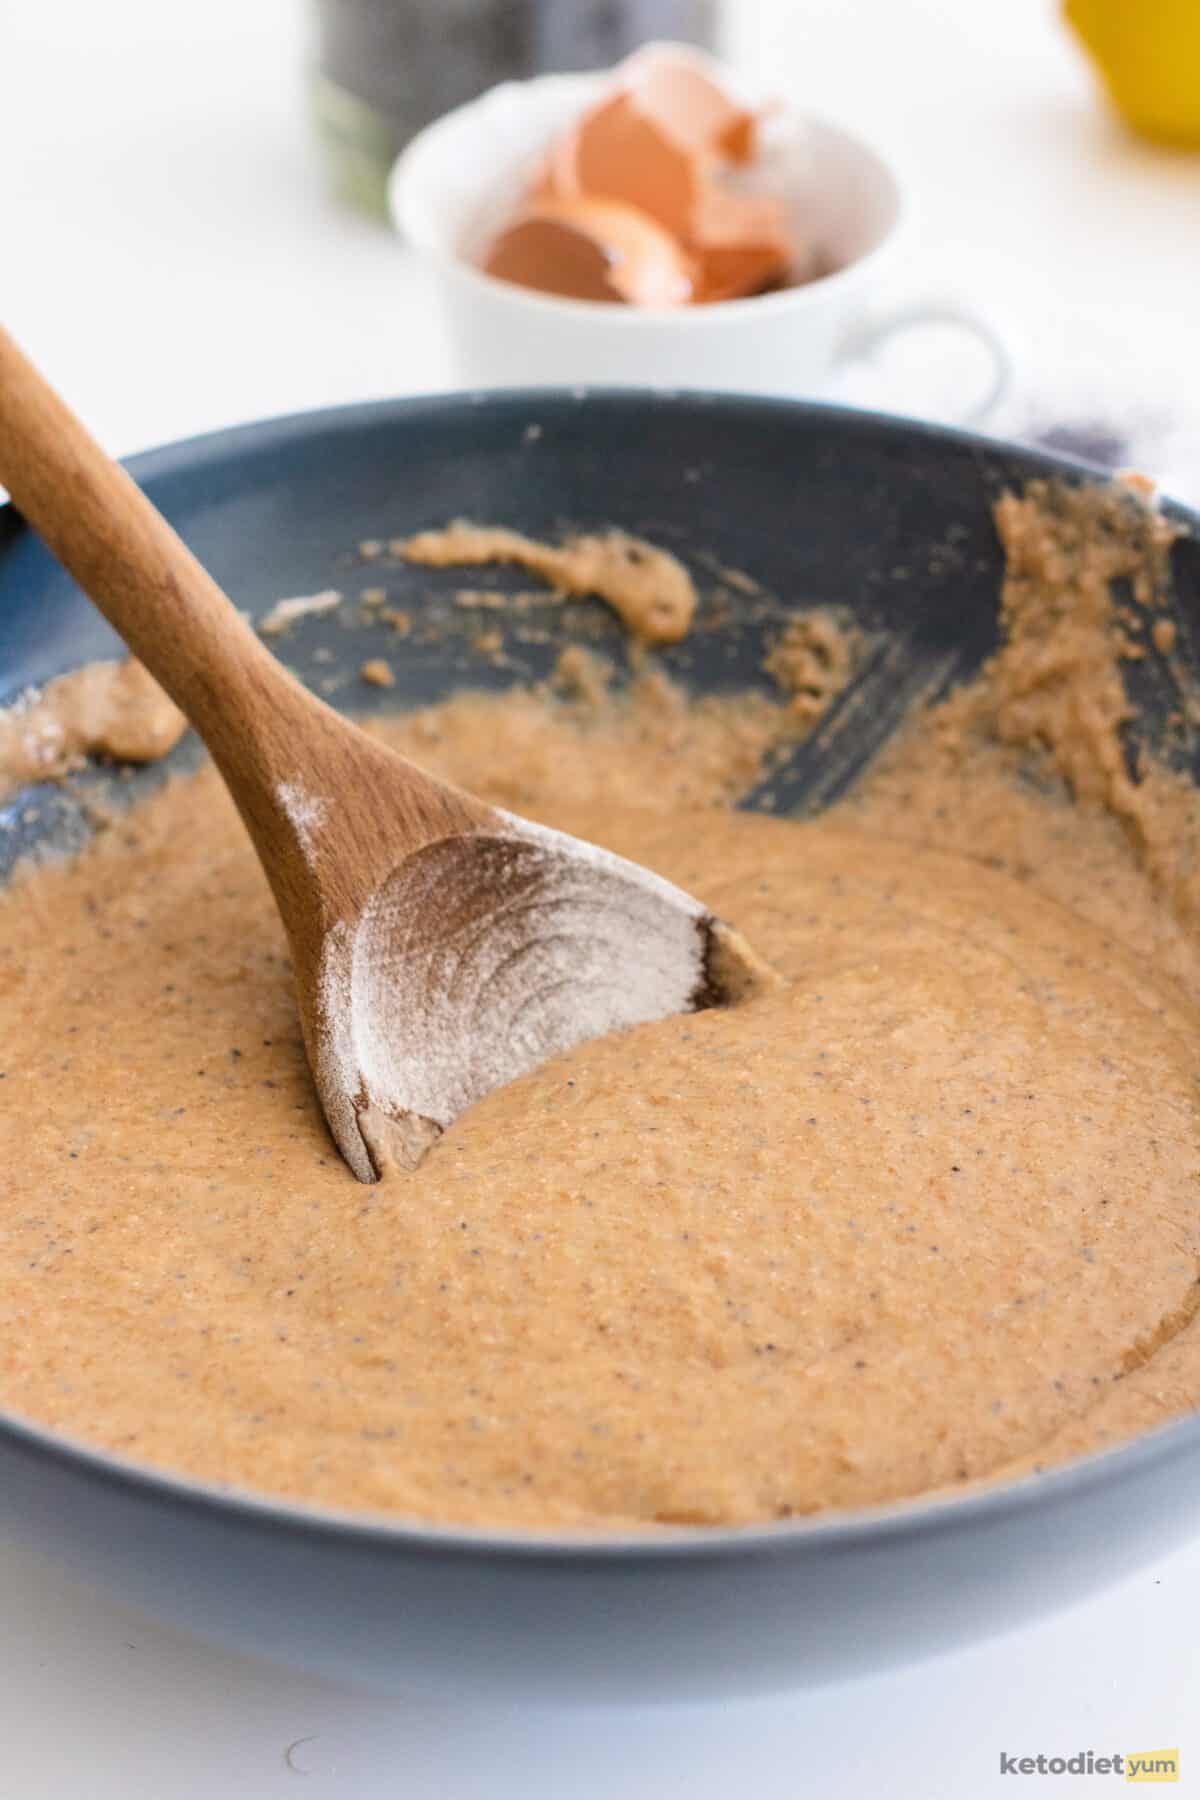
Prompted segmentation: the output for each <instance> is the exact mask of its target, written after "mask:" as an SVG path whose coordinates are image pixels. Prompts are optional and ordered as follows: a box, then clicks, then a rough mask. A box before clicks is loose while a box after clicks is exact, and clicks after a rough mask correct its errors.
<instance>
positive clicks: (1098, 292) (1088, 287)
mask: <svg viewBox="0 0 1200 1800" xmlns="http://www.w3.org/2000/svg"><path fill="white" fill-rule="evenodd" d="M732 10H733V13H734V14H735V15H736V17H735V23H734V25H733V27H732V29H731V40H732V46H733V48H734V49H735V51H736V53H737V54H738V56H739V57H740V58H741V59H742V60H743V61H744V62H746V63H747V64H748V65H750V66H751V67H752V68H754V69H755V70H756V72H758V73H760V74H763V75H766V76H767V77H769V78H770V79H771V80H772V81H774V82H775V83H776V84H778V85H779V86H781V87H784V88H786V89H788V91H790V92H791V93H792V94H793V96H794V97H795V98H797V99H798V100H801V101H803V102H804V103H805V104H807V105H809V106H811V107H812V108H813V110H818V111H821V112H824V113H827V114H831V115H833V116H835V117H841V118H844V119H845V120H846V121H847V122H849V123H851V124H854V125H858V126H859V127H860V128H863V129H866V130H868V131H869V132H870V133H871V135H872V136H873V137H874V138H875V139H876V140H878V141H880V142H881V143H882V144H883V145H884V146H885V147H889V148H890V149H891V150H892V151H893V152H894V153H895V154H896V155H897V156H898V157H899V158H900V160H901V162H902V164H903V165H904V167H905V168H906V169H907V171H908V173H909V175H910V178H911V179H912V181H913V183H914V185H915V187H916V188H917V190H918V197H919V201H920V212H921V220H922V222H921V226H920V230H919V235H918V241H917V257H916V260H915V264H914V267H913V269H912V271H911V272H910V278H911V280H912V281H913V282H914V283H915V284H916V285H918V286H920V285H923V284H930V285H932V286H934V287H937V288H943V287H945V286H947V285H950V286H953V287H954V288H955V289H957V290H958V291H959V292H960V293H965V294H967V295H969V296H970V297H971V298H973V299H974V300H976V301H977V302H978V301H982V302H984V303H986V304H987V305H988V306H989V307H990V310H991V312H992V314H993V315H994V316H995V318H996V319H997V320H998V321H999V322H1000V323H1001V324H1002V325H1003V327H1004V328H1005V329H1006V330H1007V331H1008V332H1009V333H1010V334H1011V335H1012V336H1013V338H1014V341H1015V342H1016V344H1017V346H1018V350H1019V381H1018V385H1017V389H1016V391H1015V392H1014V394H1013V395H1012V396H1011V398H1010V399H1009V400H1008V401H1007V402H1006V403H1005V406H1004V408H1003V409H1002V411H1001V412H1000V413H999V414H998V415H997V417H996V421H995V423H996V426H997V428H998V429H1006V430H1012V431H1024V430H1033V429H1035V428H1039V429H1040V428H1045V427H1047V426H1055V425H1056V426H1060V427H1061V426H1067V427H1070V428H1073V429H1075V430H1076V431H1079V430H1089V429H1090V430H1092V431H1093V432H1095V431H1099V432H1100V433H1102V434H1103V433H1111V434H1113V435H1117V436H1122V437H1124V438H1125V439H1126V440H1127V445H1128V448H1129V454H1128V455H1126V454H1122V455H1121V458H1120V460H1128V461H1135V462H1137V463H1139V464H1140V465H1141V466H1143V467H1146V468H1148V469H1150V470H1151V472H1153V473H1157V474H1160V475H1162V476H1163V477H1164V478H1165V481H1166V484H1167V485H1168V486H1169V487H1171V488H1173V489H1175V490H1176V491H1178V492H1180V493H1182V494H1184V495H1186V496H1188V497H1191V498H1194V499H1196V500H1200V375H1198V373H1197V361H1198V359H1197V356H1196V351H1197V348H1198V347H1200V327H1198V325H1197V319H1198V317H1200V314H1198V311H1197V301H1196V296H1197V294H1200V158H1197V157H1193V158H1185V157H1172V156H1169V155H1166V154H1163V153H1159V152H1156V151H1153V150H1151V149H1149V148H1146V147H1142V146H1138V145H1136V144H1134V143H1132V142H1131V141H1130V140H1129V139H1127V138H1126V137H1125V136H1124V135H1123V133H1122V132H1121V131H1120V130H1119V129H1118V128H1117V127H1115V126H1114V125H1113V124H1112V123H1111V122H1110V121H1109V120H1108V118H1107V117H1106V116H1105V115H1104V114H1103V113H1102V112H1101V111H1100V110H1099V109H1098V108H1097V107H1096V106H1095V105H1094V104H1093V99H1092V89H1091V84H1090V80H1089V77H1088V74H1087V71H1086V69H1085V68H1084V67H1083V66H1082V64H1081V63H1080V62H1079V61H1078V60H1077V59H1076V58H1075V57H1074V55H1073V54H1072V51H1071V48H1070V46H1069V45H1068V43H1067V42H1066V40H1065V39H1064V38H1063V37H1062V35H1061V33H1060V32H1059V30H1058V28H1057V25H1056V23H1055V19H1054V13H1053V7H1052V4H1051V0H1005V4H1004V5H1003V6H991V7H984V6H983V5H982V4H980V0H975V3H974V4H963V3H961V0H960V4H959V5H957V6H952V5H951V4H949V0H857V4H855V5H853V6H851V5H850V4H848V3H847V0H805V5H804V6H803V7H799V6H795V5H790V4H788V3H787V0H738V3H737V5H736V6H735V7H734V8H733V9H732ZM300 44H301V17H300V13H299V9H298V6H297V5H296V3H295V0H254V3H253V5H249V4H247V0H206V4H205V5H204V6H203V7H189V8H186V9H184V8H178V7H172V6H166V5H163V4H162V3H161V0H104V3H103V4H99V3H98V0H37V4H36V5H25V6H23V7H21V8H19V9H18V8H16V7H13V8H11V9H10V13H9V16H8V17H6V19H5V22H4V27H3V39H2V40H0V83H2V86H0V170H2V171H3V176H2V179H3V185H4V203H3V205H4V212H3V237H2V239H0V274H2V282H0V291H2V292H3V310H4V315H5V319H6V322H7V323H8V324H9V325H10V326H11V328H12V329H13V330H14V331H15V332H16V333H17V335H18V336H19V337H20V338H21V339H22V340H23V341H24V342H25V344H26V346H27V348H28V349H29V350H30V351H31V352H32V354H33V355H34V356H35V357H36V358H37V359H38V360H39V361H40V363H41V364H42V365H43V367H44V368H45V369H46V370H47V372H48V373H49V374H50V375H51V376H52V377H53V378H54V379H55V380H56V381H57V382H58V383H59V384H60V386H61V387H62V388H63V389H64V391H65V392H66V393H67V394H68V395H69V396H70V398H71V399H72V401H73V402H74V403H75V404H76V405H77V406H78V407H79V408H80V410H81V411H82V412H83V413H84V415H85V416H86V417H87V418H88V420H89V421H90V423H91V424H92V425H93V427H94V428H95V429H96V430H97V432H98V433H99V434H100V436H101V437H102V438H103V439H104V440H105V441H106V443H107V444H108V445H109V446H110V447H111V448H113V449H114V450H117V451H119V452H127V451H131V450H134V449H137V448H140V447H143V446H146V445H149V444H151V443H155V442H160V441H162V440H165V439H170V438H176V437H183V436H187V435H189V434H190V433H192V432H196V431H202V430H206V429H209V428H211V427H215V426H220V425H224V424H229V423H232V422H235V421H240V420H245V419H250V418H254V417H259V416H262V415H263V414H269V413H276V412H290V411H295V410H298V409H301V408H304V407H309V406H319V405H324V404H328V403H332V402H337V401H343V400H352V399H358V398H365V397H374V396H382V395H387V394H395V393H401V392H415V391H418V390H433V389H437V388H439V387H444V386H446V385H448V384H449V383H450V382H452V380H453V373H452V370H451V367H450V364H449V360H448V354H447V350H446V347H445V345H444V344H443V342H442V338H441V333H440V330H439V324H438V320H437V317H436V314H435V313H434V310H433V308H432V306H431V305H430V303H429V298H428V293H427V290H426V287H425V283H424V281H423V278H422V276H421V274H420V272H419V271H418V270H415V269H413V268H412V267H411V266H410V265H409V263H408V261H407V259H406V258H405V256H404V255H403V254H402V253H401V252H400V251H399V249H398V248H397V246H396V244H395V243H394V242H393V241H392V240H391V239H390V238H389V237H388V236H387V234H386V233H385V232H383V231H381V230H378V229H376V228H374V227H372V226H371V225H369V224H367V223H365V222H362V221H360V220H358V219H356V218H353V217H350V216H347V215H344V214H342V213H340V212H338V211H337V210H336V209H335V208H334V207H333V206H332V205H331V204H330V203H329V202H328V201H327V200H326V199H325V197H324V194H323V191H322V187H321V183H320V177H319V171H318V169H317V166H316V162H315V157H314V155H313V152H312V151H311V149H310V146H309V142H308V137H307V132H306V129H305V121H304V116H303V107H302V98H301V87H300V79H299V62H300ZM943 351H944V347H941V346H926V348H925V350H924V351H923V352H922V354H921V355H918V354H917V347H916V346H915V345H910V346H909V347H908V349H907V351H906V352H905V354H903V355H900V354H898V353H897V354H893V356H892V357H891V358H890V359H889V363H888V365H887V367H885V368H881V369H879V370H878V371H876V372H875V374H873V375H863V376H862V377H861V380H860V383H859V386H858V388H856V396H857V395H858V393H859V392H860V391H861V397H862V398H864V399H865V398H867V397H869V396H871V395H878V397H879V398H880V399H881V400H882V401H883V402H884V403H886V404H891V405H895V406H898V407H905V406H907V407H908V408H909V409H910V410H913V411H923V410H927V411H930V412H936V411H937V410H938V401H937V393H936V390H937V382H936V378H935V374H934V373H932V372H931V370H932V364H933V362H934V361H936V362H937V363H938V364H939V366H940V364H941V359H942V356H943ZM1198 1525H1200V1522H1198ZM1198 1617H1200V1530H1198V1537H1197V1542H1196V1543H1195V1544H1194V1545H1193V1546H1192V1547H1191V1548H1190V1549H1188V1550H1186V1551H1184V1552H1181V1553H1180V1554H1177V1555H1176V1556H1174V1557H1172V1558H1171V1559H1170V1560H1169V1561H1167V1562H1164V1563H1162V1564H1160V1565H1159V1566H1157V1567H1155V1568H1151V1569H1148V1570H1146V1571H1145V1572H1143V1573H1142V1574H1140V1575H1138V1576H1137V1577H1135V1578H1134V1579H1132V1580H1130V1581H1127V1582H1126V1583H1124V1584H1123V1585H1122V1586H1120V1587H1118V1588H1115V1589H1112V1590H1110V1591H1109V1592H1108V1593H1107V1594H1105V1595H1103V1596H1102V1597H1100V1598H1099V1599H1097V1600H1095V1601H1093V1602H1091V1603H1089V1604H1088V1605H1086V1606H1083V1607H1079V1608H1077V1609H1075V1610H1073V1611H1071V1612H1069V1613H1065V1614H1062V1615H1060V1616H1059V1617H1058V1618H1056V1619H1055V1620H1053V1621H1051V1622H1050V1623H1049V1624H1046V1625H1043V1626H1041V1627H1038V1628H1036V1629H1033V1630H1027V1631H1024V1632H1021V1633H1019V1634H1017V1635H1014V1636H1010V1637H1008V1638H1005V1639H1001V1640H997V1641H996V1642H994V1643H991V1644H985V1645H983V1646H980V1647H978V1648H976V1649H973V1650H971V1651H968V1652H965V1653H963V1654H960V1655H956V1656H953V1657H947V1658H943V1659H940V1660H938V1661H936V1662H932V1663H928V1664H925V1665H923V1666H918V1667H915V1668H912V1669H909V1670H906V1671H904V1672H903V1673H900V1674H896V1675H891V1676H887V1677H880V1678H877V1679H872V1680H869V1681H863V1682H857V1683H850V1684H846V1685H843V1686H841V1687H837V1688H831V1689H826V1690H823V1691H821V1692H818V1693H815V1694H808V1695H803V1694H802V1695H799V1696H796V1697H793V1698H789V1699H784V1700H774V1701H769V1702H761V1703H755V1704H745V1703H742V1704H737V1705H728V1706H709V1707H705V1708H688V1709H674V1710H664V1711H649V1710H629V1711H624V1712H620V1713H616V1714H614V1713H581V1712H575V1711H566V1710H556V1711H548V1710H544V1709H538V1708H536V1707H534V1706H530V1707H529V1708H527V1709H524V1710H521V1711H519V1712H505V1713H496V1712H484V1711H466V1710H464V1709H463V1708H462V1707H461V1706H459V1705H458V1704H457V1703H456V1700H455V1696H454V1695H453V1694H447V1696H446V1698H445V1701H444V1703H443V1704H441V1705H437V1706H431V1705H429V1704H428V1703H424V1702H421V1703H418V1702H405V1701H394V1702H383V1701H380V1700H378V1699H371V1698H367V1697H363V1696H358V1695H351V1694H346V1693H343V1692H340V1691H338V1690H335V1689H332V1688H329V1687H327V1686H323V1685H321V1684H320V1683H317V1682H314V1681H311V1680H308V1679H306V1678H303V1677H299V1676H296V1675H293V1674H290V1673H288V1672H286V1671H280V1670H276V1669H272V1668H268V1667H265V1666H261V1665H257V1664H251V1663H248V1662H243V1661H240V1660H238V1659H235V1658H232V1657H229V1656H226V1655H224V1654H222V1653H220V1652H218V1651H215V1650H211V1649H209V1648H207V1647H205V1646H203V1645H199V1644H197V1643H195V1642H192V1641H191V1640H188V1639H185V1638H183V1637H181V1636H178V1635H177V1634H175V1633H173V1632H169V1631H166V1630H164V1629H162V1628H161V1627H158V1626H156V1625H151V1624H148V1623H146V1622H145V1621H144V1620H140V1619H134V1618H132V1617H131V1616H129V1615H128V1614H126V1613H125V1612H124V1611H123V1610H122V1609H121V1608H120V1607H119V1606H117V1605H116V1604H114V1603H113V1602H112V1601H111V1600H108V1599H104V1598H101V1597H98V1596H95V1595H92V1594H90V1593H88V1592H85V1591H84V1590H82V1589H80V1588H77V1587H74V1586H72V1585H70V1584H69V1583H67V1582H66V1581H65V1580H64V1579H63V1578H62V1577H61V1576H60V1575H59V1574H58V1573H57V1572H56V1571H55V1570H54V1569H52V1568H50V1567H48V1566H46V1565H44V1564H41V1563H37V1562H33V1561H31V1560H29V1559H28V1558H24V1557H19V1556H17V1555H16V1554H15V1553H13V1552H12V1551H11V1550H5V1549H4V1548H3V1547H0V1668H2V1669H3V1673H4V1679H3V1682H2V1683H0V1800H68V1797H69V1800H77V1797H79V1796H86V1800H143V1797H144V1800H217V1797H218V1796H222V1797H223V1796H225V1795H227V1794H231V1793H239V1794H240V1793H245V1794H247V1795H252V1796H254V1797H255V1800H272V1797H273V1796H275V1795H280V1796H284V1795H292V1794H304V1795H311V1796H312V1800H326V1797H328V1800H333V1797H335V1796H336V1797H337V1800H342V1797H348V1800H375V1797H376V1796H384V1795H388V1796H403V1797H404V1800H426V1797H428V1800H434V1797H435V1796H436V1797H437V1800H475V1797H476V1796H478V1797H479V1800H485V1797H486V1800H504V1797H505V1796H507V1795H509V1794H511V1795H513V1796H514V1797H515V1796H518V1795H519V1796H520V1797H521V1800H538V1797H539V1796H542V1795H545V1796H547V1797H548V1800H550V1797H552V1800H560V1797H566V1796H570V1800H591V1797H592V1796H595V1797H596V1800H599V1797H600V1796H605V1797H608V1796H611V1795H612V1794H614V1793H616V1792H620V1793H621V1794H622V1795H624V1796H626V1797H627V1800H665V1797H666V1796H668V1795H673V1794H679V1795H680V1796H684V1795H686V1796H687V1797H688V1800H708V1797H709V1796H712V1800H717V1797H718V1796H719V1797H720V1800H728V1796H729V1795H730V1794H731V1793H734V1792H746V1793H749V1794H753V1795H754V1796H755V1797H756V1800H794V1797H795V1796H798V1795H800V1794H807V1793H820V1794H822V1795H826V1796H831V1797H833V1800H840V1797H841V1796H851V1795H853V1796H855V1797H856V1800H867V1797H869V1796H873V1795H876V1794H878V1795H886V1796H889V1800H891V1797H894V1800H909V1797H911V1800H918V1797H919V1800H942V1797H943V1796H944V1797H945V1800H975V1797H976V1796H979V1797H984V1796H987V1795H989V1794H991V1793H992V1792H993V1790H994V1789H996V1788H997V1787H999V1790H1000V1791H1004V1783H1005V1780H1006V1778H1005V1777H1002V1776H1001V1775H1000V1774H999V1756H1000V1752H1001V1750H1002V1749H1003V1750H1008V1751H1010V1752H1012V1751H1016V1752H1020V1753H1026V1754H1037V1753H1038V1752H1039V1751H1042V1752H1045V1753H1046V1754H1047V1755H1053V1754H1061V1755H1070V1754H1071V1753H1072V1752H1073V1751H1075V1750H1078V1749H1081V1748H1092V1749H1094V1750H1095V1751H1096V1752H1097V1753H1098V1754H1104V1753H1107V1752H1109V1751H1111V1750H1117V1749H1119V1750H1130V1749H1135V1750H1136V1749H1148V1748H1153V1747H1156V1746H1164V1745H1179V1746H1180V1747H1181V1750H1182V1765H1183V1770H1184V1775H1183V1779H1182V1781H1181V1783H1180V1785H1179V1788H1178V1790H1177V1791H1179V1792H1180V1793H1187V1792H1197V1793H1200V1736H1197V1735H1195V1733H1193V1734H1192V1735H1191V1736H1190V1737H1189V1727H1191V1726H1192V1725H1193V1722H1194V1721H1195V1720H1196V1719H1197V1718H1198V1717H1200V1704H1198V1695H1200V1651H1198V1650H1197V1647H1196V1641H1197V1633H1196V1620H1197V1618H1198ZM289 1746H294V1748H293V1749H292V1750H291V1765H290V1766H289V1763H288V1759H287V1755H286V1754H285V1753H286V1752H287V1751H288V1747H289ZM1027 1779H1030V1780H1032V1781H1033V1782H1034V1783H1035V1785H1036V1786H1038V1787H1044V1786H1046V1785H1047V1784H1048V1785H1049V1786H1050V1788H1051V1789H1052V1790H1053V1791H1054V1792H1056V1793H1071V1792H1075V1791H1079V1792H1089V1793H1094V1792H1095V1790H1096V1778H1091V1779H1089V1778H1087V1777H1077V1778H1072V1777H1059V1778H1053V1779H1052V1778H1050V1777H1046V1778H1044V1779H1042V1780H1040V1781H1039V1779H1038V1778H1036V1777H1033V1778H1027Z"/></svg>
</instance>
